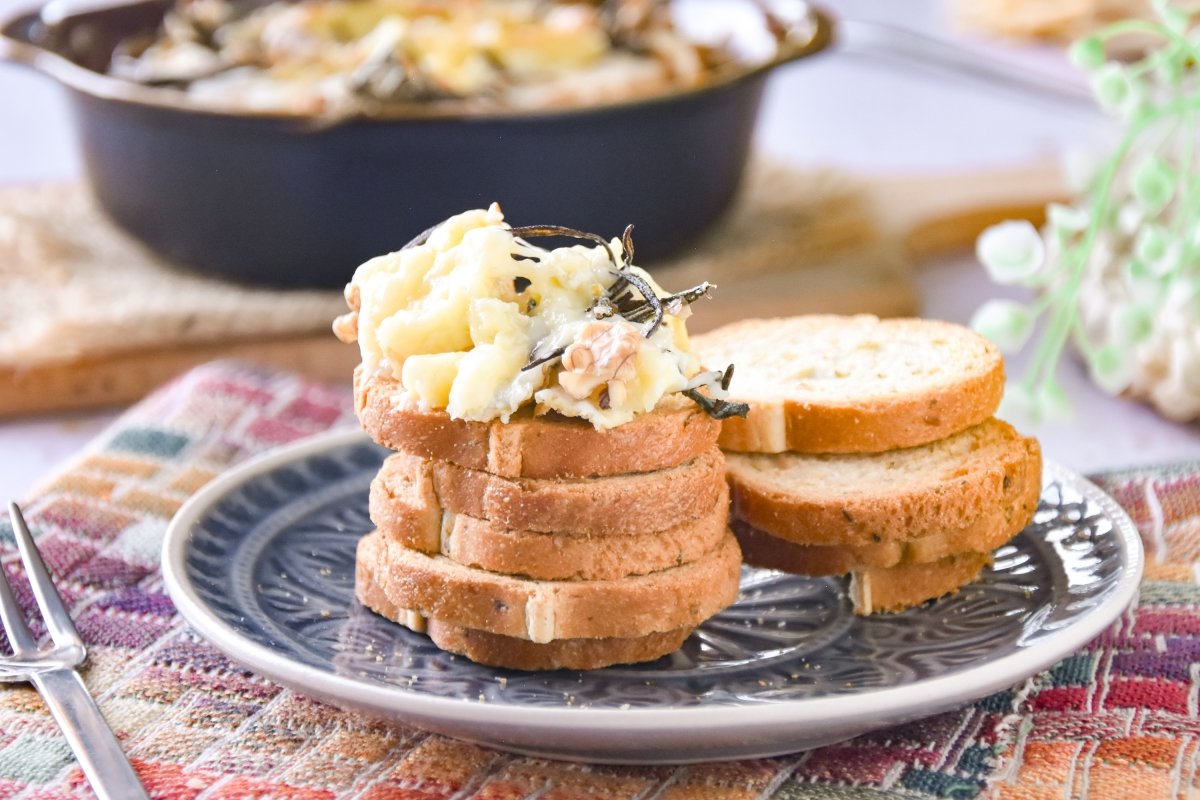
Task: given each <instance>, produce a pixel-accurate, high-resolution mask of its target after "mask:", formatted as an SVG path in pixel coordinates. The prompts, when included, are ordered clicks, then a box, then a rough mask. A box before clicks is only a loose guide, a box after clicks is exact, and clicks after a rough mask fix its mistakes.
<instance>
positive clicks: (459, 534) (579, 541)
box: [377, 491, 729, 581]
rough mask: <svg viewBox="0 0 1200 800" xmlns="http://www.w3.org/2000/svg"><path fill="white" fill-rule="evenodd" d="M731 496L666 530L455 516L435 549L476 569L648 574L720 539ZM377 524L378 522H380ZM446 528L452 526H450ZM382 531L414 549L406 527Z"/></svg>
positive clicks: (608, 576)
mask: <svg viewBox="0 0 1200 800" xmlns="http://www.w3.org/2000/svg"><path fill="white" fill-rule="evenodd" d="M728 508H729V503H728V496H727V495H725V492H724V491H723V492H722V497H721V498H720V500H718V502H716V503H714V504H713V505H712V507H711V508H710V509H709V511H708V513H706V514H704V515H702V516H700V517H697V518H696V519H690V520H684V521H683V522H681V523H680V524H678V525H676V526H675V527H673V528H668V529H667V530H665V531H650V532H647V533H640V534H632V535H626V536H603V535H601V536H595V535H587V534H584V535H572V534H568V533H541V532H538V531H518V530H504V529H503V528H499V527H497V526H496V525H494V524H493V523H491V522H489V521H488V520H481V519H477V518H474V517H467V516H463V515H455V516H453V517H452V518H451V519H450V520H449V521H448V524H447V525H445V526H444V529H443V532H442V534H441V535H440V536H439V537H438V538H439V547H438V548H437V549H436V550H434V551H426V552H436V553H440V554H441V555H443V556H446V557H447V558H449V559H451V560H453V561H456V562H458V563H459V564H463V565H465V566H468V567H473V568H475V569H480V570H485V571H487V572H495V573H499V574H502V575H513V576H517V577H523V578H530V579H533V580H543V581H605V580H618V579H620V578H624V577H629V576H633V575H645V574H649V573H652V572H659V571H661V570H665V569H671V568H672V567H678V566H683V565H684V564H690V563H691V562H693V561H696V560H698V559H700V558H701V557H703V556H704V555H705V554H706V553H709V552H711V551H712V550H713V548H715V547H716V546H717V545H719V544H720V542H721V540H722V539H723V538H724V537H725V535H726V530H727V528H728ZM377 524H378V523H377ZM446 529H448V530H446ZM379 530H380V532H381V533H382V534H383V535H384V536H385V537H386V538H388V539H390V540H392V541H395V542H398V543H400V544H402V545H404V546H408V547H411V549H414V550H415V549H419V548H417V547H412V545H411V544H410V542H411V541H413V540H416V541H417V542H418V543H419V542H420V541H421V539H422V534H421V533H420V532H417V533H416V535H415V536H413V535H412V534H410V532H409V531H407V530H405V529H404V528H396V529H389V528H386V527H384V526H382V525H380V527H379Z"/></svg>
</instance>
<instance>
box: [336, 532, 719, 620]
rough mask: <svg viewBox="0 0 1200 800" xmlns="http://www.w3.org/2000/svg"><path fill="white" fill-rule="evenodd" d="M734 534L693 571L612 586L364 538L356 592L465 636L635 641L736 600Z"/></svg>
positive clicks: (682, 568)
mask: <svg viewBox="0 0 1200 800" xmlns="http://www.w3.org/2000/svg"><path fill="white" fill-rule="evenodd" d="M740 565H741V553H740V551H739V550H738V546H737V541H736V540H735V539H734V538H733V536H732V535H726V536H725V537H724V538H723V539H722V541H721V542H720V543H719V544H718V545H717V547H716V548H714V549H713V550H711V551H710V552H708V553H706V554H705V555H704V556H702V557H701V558H699V559H697V560H696V561H693V562H691V563H690V564H684V565H682V566H679V567H675V568H672V569H667V570H663V571H661V572H654V573H650V574H649V575H639V576H632V577H626V578H620V579H617V580H607V581H536V580H528V579H523V578H515V577H511V576H507V575H498V574H496V573H492V572H486V571H484V570H479V569H474V568H471V567H467V566H463V565H462V564H458V563H457V562H455V561H452V560H451V559H449V558H446V557H444V556H429V555H425V554H423V553H418V552H417V551H415V550H410V549H408V548H406V547H404V546H403V545H401V544H399V543H397V542H394V541H390V540H388V539H386V538H385V537H383V536H382V535H381V534H380V533H378V532H375V533H371V534H368V535H367V536H365V537H363V538H362V539H361V540H359V544H358V552H357V561H356V576H355V587H356V590H357V591H358V592H359V595H358V597H359V600H360V601H362V602H364V603H366V602H367V598H366V597H365V596H364V595H363V594H362V588H363V587H366V586H371V585H377V586H378V587H379V588H381V589H382V590H383V592H384V594H385V595H386V597H387V599H388V600H389V602H390V603H391V604H392V605H393V606H394V607H396V608H403V609H411V610H413V611H415V612H417V613H418V614H420V615H421V616H423V617H426V618H428V619H437V620H442V621H443V622H448V623H452V624H454V625H459V626H462V627H465V628H474V629H478V630H484V631H487V632H489V633H496V634H500V635H502V636H512V637H516V638H518V639H528V640H530V641H532V642H538V643H545V642H549V641H552V640H556V639H576V638H586V639H602V638H610V637H619V638H632V637H640V636H645V635H647V634H651V633H662V632H665V631H672V630H676V629H679V628H687V627H695V626H696V625H699V624H700V623H701V622H703V621H704V620H705V619H708V618H709V617H711V616H712V615H714V614H716V613H717V612H719V611H720V610H722V609H723V608H725V607H726V606H728V605H729V604H730V603H732V602H733V601H734V599H735V598H736V597H737V589H738V577H739V573H740Z"/></svg>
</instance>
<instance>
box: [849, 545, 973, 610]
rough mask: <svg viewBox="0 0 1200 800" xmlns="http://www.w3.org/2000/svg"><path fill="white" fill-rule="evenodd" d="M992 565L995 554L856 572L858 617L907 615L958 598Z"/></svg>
mask: <svg viewBox="0 0 1200 800" xmlns="http://www.w3.org/2000/svg"><path fill="white" fill-rule="evenodd" d="M991 563H992V555H991V553H960V554H958V555H953V556H948V557H946V558H943V559H941V560H940V561H934V562H933V563H930V564H898V565H897V566H894V567H881V568H876V569H868V570H862V571H858V572H854V573H852V574H851V576H850V599H851V601H852V602H853V603H854V613H855V614H860V615H863V616H866V615H868V614H877V613H879V612H888V611H903V610H904V609H906V608H912V607H913V606H918V605H920V604H921V603H924V602H925V601H926V600H933V599H935V598H938V597H941V596H943V595H947V594H957V593H958V590H959V589H961V588H962V587H963V586H965V585H966V584H968V583H971V582H972V581H974V580H975V579H976V578H978V577H979V575H980V573H981V572H983V570H984V568H985V567H987V566H988V565H990V564H991Z"/></svg>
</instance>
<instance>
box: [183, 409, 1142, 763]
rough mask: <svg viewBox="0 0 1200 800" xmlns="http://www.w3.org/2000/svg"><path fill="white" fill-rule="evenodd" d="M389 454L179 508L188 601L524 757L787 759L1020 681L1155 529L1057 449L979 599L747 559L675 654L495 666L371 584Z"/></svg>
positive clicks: (203, 495)
mask: <svg viewBox="0 0 1200 800" xmlns="http://www.w3.org/2000/svg"><path fill="white" fill-rule="evenodd" d="M385 455H386V452H385V451H383V450H381V449H380V448H379V447H377V446H376V445H374V444H372V443H371V442H369V441H368V440H367V439H366V438H365V436H363V435H362V434H361V433H358V432H357V431H347V432H337V433H332V434H326V435H323V436H321V437H318V438H315V439H311V440H308V441H305V442H303V443H300V444H297V445H294V446H292V447H289V448H287V449H284V450H280V451H278V452H276V453H273V454H271V455H268V456H266V457H264V458H260V459H258V460H257V461H254V462H252V463H249V464H247V465H245V466H243V467H240V468H238V469H236V470H233V471H232V472H230V473H228V474H227V475H225V476H223V477H222V478H220V479H218V480H216V481H214V482H213V483H212V484H210V485H209V486H207V487H206V488H205V489H204V490H203V491H201V492H200V493H199V494H198V495H196V497H195V498H193V499H192V500H191V501H190V502H189V503H188V504H187V505H186V506H185V507H184V508H183V509H182V510H181V511H180V512H179V514H178V515H177V516H176V518H175V520H174V521H173V522H172V524H171V527H170V529H169V530H168V532H167V538H166V542H165V544H164V551H163V561H164V563H163V570H164V575H165V578H166V584H167V589H168V591H169V592H170V594H171V597H172V598H173V599H174V601H175V604H176V606H178V608H179V610H180V612H181V613H182V614H183V615H184V617H185V618H186V619H187V620H188V621H189V622H190V623H191V624H192V625H193V626H194V627H195V628H196V629H197V630H198V631H199V632H200V633H201V634H202V635H204V636H205V637H206V638H207V639H208V640H209V641H211V642H212V643H213V644H214V645H215V646H217V647H218V648H220V649H221V650H222V651H224V652H225V653H227V654H228V655H229V656H230V657H231V658H233V659H235V660H237V661H239V662H240V663H242V664H244V665H246V666H247V667H249V668H251V669H253V670H255V671H257V672H260V673H262V674H263V675H266V676H268V677H270V678H273V679H275V680H277V681H279V682H280V683H283V684H286V685H288V686H291V687H292V688H294V689H297V690H299V691H301V692H304V693H306V694H309V695H313V696H316V697H319V698H322V699H324V700H327V701H329V702H330V703H333V704H335V705H338V706H342V707H344V708H355V709H361V710H364V711H367V712H370V713H372V714H376V715H382V716H386V717H391V718H394V719H396V720H399V721H402V722H404V723H407V724H411V725H416V726H418V727H422V728H426V729H428V730H432V731H437V732H440V733H445V734H448V735H450V736H456V737H459V738H462V739H469V740H471V741H475V742H480V743H483V744H487V745H491V746H495V747H500V748H504V749H508V750H514V751H518V752H523V753H532V754H537V755H543V756H549V757H555V758H576V759H586V760H589V761H594V762H624V763H655V762H671V763H683V762H692V761H705V760H712V759H723V758H746V757H755V756H768V755H777V754H780V753H786V752H792V751H796V750H803V749H806V748H811V747H816V746H818V745H822V744H827V743H830V742H834V741H839V740H842V739H846V738H849V737H851V736H854V735H856V734H860V733H864V732H866V731H868V730H873V729H876V728H882V727H886V726H890V725H895V724H898V723H901V722H905V721H908V720H911V719H914V718H917V717H921V716H926V715H929V714H934V713H936V712H939V711H943V710H946V709H949V708H953V707H955V706H958V705H961V704H963V703H966V702H969V701H971V700H974V699H977V698H979V697H983V696H985V695H987V694H990V693H992V692H995V691H998V690H1000V689H1004V688H1008V687H1010V686H1012V685H1013V684H1015V683H1017V682H1019V681H1020V680H1022V679H1023V678H1025V677H1027V676H1029V675H1031V674H1033V673H1035V672H1037V671H1039V670H1041V669H1044V668H1045V667H1047V666H1049V665H1050V664H1052V663H1054V662H1055V661H1056V660H1058V659H1059V658H1061V657H1062V656H1064V655H1066V654H1068V653H1070V652H1071V651H1073V650H1075V649H1076V648H1078V647H1079V646H1081V645H1082V644H1084V643H1085V642H1087V641H1088V640H1089V639H1091V638H1092V637H1094V636H1096V635H1097V634H1098V633H1100V632H1101V631H1102V630H1103V629H1104V628H1105V627H1106V626H1107V625H1108V624H1109V623H1111V622H1112V621H1113V619H1115V618H1116V617H1117V616H1118V615H1119V614H1120V613H1121V611H1122V610H1123V609H1125V608H1126V606H1128V604H1129V603H1130V601H1131V599H1132V598H1133V595H1134V592H1135V590H1136V587H1137V585H1138V581H1139V579H1140V577H1141V573H1142V550H1141V543H1140V540H1139V539H1138V535H1137V532H1136V531H1135V530H1134V528H1133V525H1132V524H1131V523H1130V521H1129V518H1128V517H1127V516H1126V515H1125V513H1124V512H1123V511H1121V509H1120V508H1119V507H1118V506H1117V505H1116V503H1114V502H1113V501H1112V499H1111V498H1109V497H1108V496H1107V495H1105V494H1104V493H1102V492H1101V491H1100V490H1099V489H1097V488H1096V487H1095V486H1093V485H1092V484H1091V483H1089V482H1087V481H1086V480H1084V479H1083V478H1081V477H1080V476H1078V475H1076V474H1074V473H1071V472H1069V471H1068V470H1065V469H1063V468H1061V467H1057V466H1053V465H1051V466H1048V467H1047V469H1046V472H1045V478H1044V486H1043V490H1042V499H1041V505H1040V507H1039V509H1038V512H1037V516H1036V518H1035V520H1034V522H1033V523H1032V524H1031V525H1030V526H1029V527H1028V528H1026V530H1025V531H1024V532H1022V533H1021V534H1020V535H1019V536H1018V537H1017V538H1016V539H1015V540H1014V541H1013V542H1012V543H1011V544H1009V545H1007V546H1005V547H1003V548H1001V549H1000V550H998V551H997V553H996V560H995V565H994V566H993V567H992V569H990V570H988V571H987V572H986V573H985V574H984V575H983V576H982V577H981V578H980V580H979V581H977V582H976V583H974V584H971V585H970V586H968V587H966V588H964V589H963V591H961V592H960V593H959V594H958V595H957V596H955V597H952V598H945V599H942V600H939V601H936V602H933V603H928V604H926V605H925V606H923V607H921V608H917V609H913V610H911V611H908V612H906V613H903V614H894V615H885V616H876V617H871V618H866V619H863V618H859V617H855V616H854V615H853V614H852V613H851V612H850V606H849V602H848V600H847V597H846V594H845V591H844V589H843V586H842V585H841V583H840V582H839V581H837V580H833V579H828V578H821V579H813V578H802V577H797V576H791V575H783V574H780V573H775V572H768V571H764V570H757V569H751V568H746V569H745V571H744V573H743V576H742V591H741V596H740V598H739V599H738V601H737V603H736V604H735V605H734V606H733V607H731V608H730V609H728V610H727V611H725V612H724V613H722V614H720V615H719V616H717V617H715V618H714V619H712V620H710V621H709V622H707V623H705V624H704V625H703V626H702V627H701V628H700V629H699V630H698V631H697V632H696V633H695V634H694V635H693V636H692V637H691V638H690V639H689V640H688V641H687V643H686V644H685V645H684V647H683V649H682V650H680V651H679V652H677V653H675V654H674V655H671V656H667V657H664V658H662V659H660V660H658V661H656V662H653V663H651V664H646V665H641V666H633V667H612V668H609V669H604V670H596V671H593V672H566V671H560V672H546V673H521V672H513V671H506V670H497V669H492V668H488V667H481V666H478V665H476V664H473V663H471V662H469V661H466V660H465V659H463V658H461V657H455V656H451V655H449V654H447V653H443V652H441V651H439V650H438V649H437V648H435V647H434V646H433V645H432V644H431V643H430V642H429V640H428V639H427V638H425V637H424V636H422V635H419V634H414V633H411V632H410V631H408V630H406V629H403V628H401V627H399V626H398V625H394V624H392V623H390V622H388V621H386V620H383V619H381V618H379V617H377V616H375V615H374V614H372V613H371V612H369V611H366V610H365V609H363V608H362V607H361V606H359V605H358V604H357V603H356V602H355V600H354V546H355V542H356V540H357V539H358V538H359V537H360V536H361V535H362V534H364V533H366V532H367V531H369V530H370V529H371V527H372V526H371V521H370V519H369V518H368V516H367V488H368V485H369V484H370V481H371V478H372V477H373V476H374V474H375V472H376V470H377V469H378V468H379V464H380V462H381V461H382V460H383V458H384V457H385Z"/></svg>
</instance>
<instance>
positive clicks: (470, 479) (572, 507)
mask: <svg viewBox="0 0 1200 800" xmlns="http://www.w3.org/2000/svg"><path fill="white" fill-rule="evenodd" d="M724 492H725V458H724V456H722V454H721V451H720V450H719V449H717V447H716V446H715V445H714V446H712V447H710V448H709V449H708V450H706V451H705V452H703V453H702V454H700V455H699V456H697V457H696V458H693V459H692V460H691V461H688V462H685V463H683V464H680V465H678V466H675V467H668V468H666V469H661V470H658V471H656V472H646V473H633V474H623V475H609V476H604V477H599V478H502V477H500V476H498V475H492V474H491V473H489V472H484V471H482V470H477V469H468V468H466V467H460V466H458V465H457V464H452V463H450V462H448V461H431V460H429V459H426V458H422V457H420V456H414V455H410V454H408V453H397V454H395V455H393V456H390V457H389V458H388V459H387V460H386V461H384V462H383V467H382V468H381V469H380V470H379V474H378V475H377V476H376V477H375V480H374V481H373V482H372V484H371V494H370V500H369V504H370V512H371V519H372V520H373V521H374V522H375V525H376V526H378V527H380V528H384V529H386V530H389V531H394V532H397V533H400V532H403V531H406V530H407V531H410V532H411V534H410V535H409V537H408V540H407V542H406V543H407V544H408V546H409V547H415V548H416V549H418V550H422V551H423V552H436V551H437V536H436V532H435V530H432V529H431V527H430V526H434V525H439V523H440V516H441V511H442V509H445V510H447V511H452V512H454V513H455V514H465V515H468V516H471V517H476V518H478V519H485V520H488V521H490V522H492V523H494V524H495V525H497V526H498V527H501V528H510V529H514V530H524V531H544V532H547V533H572V534H592V535H597V536H608V535H622V536H623V535H630V534H640V533H650V532H653V531H662V530H666V529H668V528H673V527H676V526H678V525H679V524H681V523H683V522H686V521H688V520H692V519H696V518H698V517H700V516H702V515H704V514H707V513H708V512H709V511H711V510H712V508H713V505H714V504H715V503H716V502H717V499H718V497H720V496H721V495H723V494H724Z"/></svg>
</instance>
